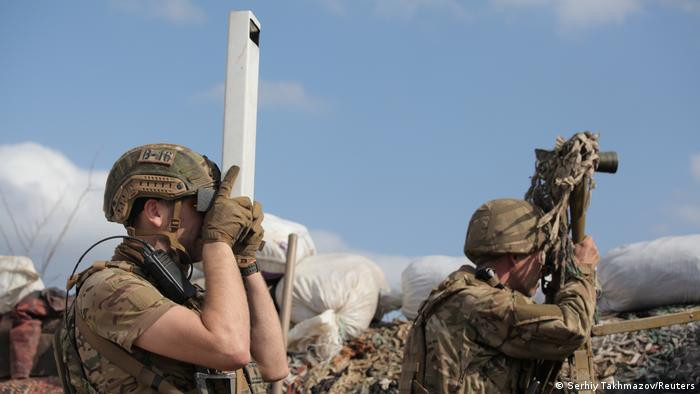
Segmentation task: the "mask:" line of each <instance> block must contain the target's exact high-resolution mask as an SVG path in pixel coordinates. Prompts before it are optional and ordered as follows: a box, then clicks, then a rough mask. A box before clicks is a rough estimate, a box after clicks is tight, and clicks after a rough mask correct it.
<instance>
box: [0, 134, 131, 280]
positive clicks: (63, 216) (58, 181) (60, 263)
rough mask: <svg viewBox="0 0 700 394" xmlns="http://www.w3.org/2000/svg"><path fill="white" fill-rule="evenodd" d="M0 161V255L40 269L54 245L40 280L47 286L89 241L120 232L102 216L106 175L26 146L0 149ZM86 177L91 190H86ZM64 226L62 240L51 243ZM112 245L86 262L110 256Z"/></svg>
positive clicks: (69, 266)
mask: <svg viewBox="0 0 700 394" xmlns="http://www.w3.org/2000/svg"><path fill="white" fill-rule="evenodd" d="M0 157H2V158H3V165H2V166H0V191H2V196H3V197H4V201H3V200H2V199H0V212H2V214H0V230H2V231H1V232H0V254H8V255H10V254H12V255H26V256H29V257H31V258H32V260H33V262H34V264H35V266H36V268H37V270H40V269H41V266H42V264H43V262H44V261H45V259H46V257H47V254H48V253H49V251H50V250H51V248H52V247H53V246H54V245H56V251H55V255H54V256H53V258H52V259H51V263H50V264H49V268H48V270H47V272H46V275H45V276H44V280H45V283H46V284H47V285H58V286H63V284H64V283H65V279H66V278H67V276H68V274H69V272H70V270H71V269H72V267H73V265H74V264H75V261H76V260H77V258H78V257H79V256H80V254H81V253H82V252H83V251H84V250H85V249H87V247H88V246H90V245H91V244H92V242H94V241H97V240H98V239H100V238H103V237H105V236H107V235H114V234H124V232H125V231H124V228H123V227H122V226H120V225H116V224H113V223H108V222H107V221H106V220H105V218H104V214H103V213H102V194H103V190H104V183H105V180H106V178H107V172H106V171H92V172H91V171H90V170H89V169H84V168H79V167H77V166H76V165H75V164H74V163H72V162H71V161H70V160H69V159H68V158H66V157H65V156H64V155H63V154H61V153H60V152H57V151H55V150H52V149H50V148H47V147H45V146H42V145H38V144H35V143H31V142H27V143H21V144H13V145H0ZM89 179H90V184H91V186H90V189H89V191H87V192H86V190H88V180H89ZM84 192H85V195H84V197H83V198H82V200H81V195H82V194H83V193H84ZM79 201H81V203H80V204H79V205H78V202H79ZM76 207H77V210H76ZM74 211H75V215H74V217H73V218H72V219H70V218H71V214H72V213H73V212H74ZM13 219H14V223H13ZM68 222H70V223H71V224H70V226H69V227H68V228H67V230H66V232H65V235H64V237H63V238H62V240H61V242H60V243H56V241H57V240H58V239H59V236H60V234H61V232H62V231H63V228H64V226H65V225H66V223H68ZM32 239H33V241H32ZM114 245H115V244H114V243H112V244H110V245H107V246H103V247H102V248H101V249H99V250H98V251H97V253H99V254H96V255H91V256H92V257H90V256H89V257H87V258H88V259H91V260H89V261H88V262H87V264H89V263H90V261H92V259H104V258H109V257H111V249H112V248H113V247H114ZM84 264H85V263H84ZM87 264H86V265H87ZM86 265H85V266H86Z"/></svg>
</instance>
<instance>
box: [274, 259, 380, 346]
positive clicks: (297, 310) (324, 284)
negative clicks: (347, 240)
mask: <svg viewBox="0 0 700 394" xmlns="http://www.w3.org/2000/svg"><path fill="white" fill-rule="evenodd" d="M295 271H296V273H295V278H294V289H293V292H292V311H291V320H292V322H293V323H295V326H294V327H293V328H292V329H291V330H290V332H289V350H290V351H292V352H304V351H306V350H307V347H308V346H310V345H311V346H315V347H316V349H315V351H316V353H317V354H318V355H319V356H321V357H323V358H329V357H332V356H333V355H335V354H336V353H337V351H338V350H339V349H340V348H341V347H342V343H343V341H344V340H345V339H347V338H355V337H358V336H359V335H360V334H362V333H363V332H364V331H365V330H366V329H367V327H368V326H369V323H370V321H371V320H372V318H373V317H374V315H375V312H376V309H377V303H378V300H379V298H380V296H381V294H382V293H383V292H389V290H390V289H389V284H388V282H387V281H386V278H385V276H384V273H383V271H382V270H381V269H380V268H379V266H377V264H375V263H374V262H373V261H371V260H370V259H368V258H367V257H364V256H359V255H353V254H347V253H333V254H320V255H315V256H310V257H306V258H305V259H304V260H302V261H301V262H300V264H299V265H298V266H297V267H296V270H295ZM285 280H286V278H283V279H282V280H281V281H280V283H278V284H277V288H276V291H275V298H276V300H277V303H278V304H279V305H282V296H283V288H284V281H285Z"/></svg>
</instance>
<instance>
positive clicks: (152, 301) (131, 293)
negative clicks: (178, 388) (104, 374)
mask: <svg viewBox="0 0 700 394" xmlns="http://www.w3.org/2000/svg"><path fill="white" fill-rule="evenodd" d="M76 302H77V311H78V313H80V315H81V316H82V317H83V319H84V320H85V322H86V323H87V324H88V326H89V327H90V328H91V329H92V330H93V331H94V332H95V333H96V334H97V335H99V336H101V337H103V338H106V339H109V340H110V341H112V342H114V343H116V344H117V345H119V346H121V347H123V348H124V349H126V350H127V351H129V352H131V351H132V349H131V347H132V345H133V343H134V341H135V340H136V338H138V337H139V336H140V335H141V334H142V333H143V332H144V331H145V330H146V329H147V328H148V327H150V326H151V325H152V324H153V323H155V322H156V320H158V318H160V317H161V316H162V315H163V314H164V313H165V312H167V311H168V310H169V309H170V308H172V307H173V306H175V305H176V304H175V303H174V302H173V301H171V300H169V299H167V298H165V297H164V296H163V295H162V294H161V293H160V292H159V291H158V289H156V288H155V287H154V286H153V285H152V284H151V283H149V282H148V281H146V280H145V279H143V278H141V277H139V276H137V275H135V274H132V273H129V272H126V271H123V270H120V269H115V268H107V269H104V270H102V271H99V272H96V273H94V274H92V275H91V276H90V277H89V278H88V279H87V280H86V281H85V283H83V285H82V287H81V288H80V294H79V296H78V298H77V300H76Z"/></svg>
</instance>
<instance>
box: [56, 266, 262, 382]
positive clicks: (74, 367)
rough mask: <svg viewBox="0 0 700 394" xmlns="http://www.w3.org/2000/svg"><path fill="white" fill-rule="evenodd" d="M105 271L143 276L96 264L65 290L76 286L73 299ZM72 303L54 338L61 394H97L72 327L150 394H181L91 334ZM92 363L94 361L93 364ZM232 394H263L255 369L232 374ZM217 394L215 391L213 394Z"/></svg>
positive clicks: (133, 269) (135, 269)
mask: <svg viewBox="0 0 700 394" xmlns="http://www.w3.org/2000/svg"><path fill="white" fill-rule="evenodd" d="M105 268H117V269H121V270H123V271H127V272H132V273H135V274H137V275H139V276H141V277H144V275H143V273H142V272H141V271H140V269H139V268H138V267H136V266H135V265H134V264H131V263H127V262H124V261H97V262H95V263H93V265H92V266H91V267H90V268H88V269H86V270H85V271H83V272H81V273H79V274H77V275H74V276H72V277H71V278H70V279H69V280H68V290H70V289H72V288H73V287H74V286H76V295H77V294H78V292H79V291H80V286H81V285H82V283H83V282H85V280H86V279H87V278H88V277H89V276H90V275H92V274H93V273H95V272H97V271H101V270H103V269H105ZM186 306H187V307H189V308H190V309H198V308H197V306H196V305H195V304H194V303H192V305H186ZM75 308H76V307H75V302H73V303H72V304H71V305H70V307H69V308H67V309H66V314H65V317H64V319H63V322H62V324H61V326H60V327H59V328H58V329H57V330H56V333H55V335H54V357H55V359H56V366H57V369H58V373H59V377H60V379H61V384H62V385H63V390H64V392H65V393H69V394H76V393H90V394H93V393H95V394H97V393H98V391H97V390H96V389H95V388H94V387H93V385H92V384H91V383H90V380H89V379H88V378H87V376H86V375H85V371H84V369H83V366H82V364H83V362H84V361H83V360H81V358H80V355H79V353H78V348H77V342H76V336H75V327H76V326H77V327H78V329H79V330H80V333H81V334H82V336H83V339H84V340H85V341H86V342H87V343H88V344H90V346H91V347H92V348H93V349H95V350H96V351H97V352H98V353H99V354H100V356H102V357H104V358H105V359H107V360H109V361H110V362H111V363H112V364H114V365H116V366H117V367H118V368H120V369H122V370H123V371H124V372H126V373H128V374H129V375H131V376H133V377H135V378H136V380H137V381H138V382H139V383H140V384H142V385H144V386H146V387H151V388H152V389H153V390H154V391H156V392H159V393H167V394H184V393H183V392H182V391H181V390H179V389H178V388H176V387H175V386H173V385H172V384H171V383H169V382H168V381H166V380H165V378H164V377H163V376H162V375H161V374H160V373H158V372H155V371H154V370H152V369H151V368H149V367H148V366H146V365H144V364H142V363H141V362H140V361H138V360H137V359H135V358H134V357H133V356H131V355H130V354H129V353H128V352H126V351H125V350H124V349H123V348H121V347H120V346H118V345H116V344H114V343H112V342H111V341H109V340H107V339H105V338H102V337H100V336H98V335H97V334H95V333H94V332H92V330H91V329H90V328H89V327H88V326H87V324H86V323H85V322H84V321H83V319H82V318H81V316H80V314H79V313H76V311H75ZM93 361H94V360H93ZM235 383H236V391H235V393H236V394H244V393H254V394H257V393H264V392H265V390H264V388H263V387H262V386H263V384H262V378H261V377H260V375H259V373H258V371H257V368H249V366H246V367H244V368H240V369H238V370H236V371H235ZM198 392H206V388H199V389H195V390H192V391H189V392H188V393H198ZM217 392H218V391H217Z"/></svg>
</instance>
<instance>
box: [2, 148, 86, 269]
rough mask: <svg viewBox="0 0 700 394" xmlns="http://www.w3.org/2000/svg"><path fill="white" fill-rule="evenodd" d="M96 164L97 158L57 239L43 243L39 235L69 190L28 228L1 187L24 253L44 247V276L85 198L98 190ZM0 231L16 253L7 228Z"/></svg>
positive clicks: (4, 204)
mask: <svg viewBox="0 0 700 394" xmlns="http://www.w3.org/2000/svg"><path fill="white" fill-rule="evenodd" d="M94 164H95V160H93V162H92V164H91V165H90V170H89V172H88V183H87V186H85V189H83V191H82V192H81V193H80V195H79V196H78V198H77V199H76V201H75V205H74V206H73V208H72V210H71V211H70V213H69V214H68V218H67V219H66V220H65V222H64V223H63V226H62V228H61V230H60V231H59V233H58V236H57V237H56V238H55V239H54V238H52V237H49V238H48V240H47V241H46V242H45V243H44V244H43V245H36V243H37V240H38V239H39V235H41V233H42V231H43V230H44V229H45V228H46V227H47V226H48V224H49V223H50V222H51V219H52V217H53V216H54V215H55V213H56V211H58V210H59V206H60V204H61V203H62V202H63V200H64V199H65V195H66V191H67V190H65V189H64V191H63V193H62V194H61V196H60V197H59V199H58V200H57V201H56V202H54V203H53V204H52V206H51V209H49V210H48V212H47V211H46V209H42V214H41V217H40V219H39V220H37V221H35V222H34V223H32V224H33V225H32V226H30V227H31V228H30V229H26V228H25V227H23V226H21V225H20V224H18V222H17V219H16V218H15V215H14V213H13V210H12V208H11V207H10V204H9V203H8V201H7V198H6V196H5V193H4V192H3V191H2V189H0V199H2V203H3V207H4V208H5V212H7V216H8V217H9V218H10V221H11V222H12V226H13V228H14V231H15V235H16V238H17V241H18V242H19V243H20V245H21V247H22V250H23V252H24V254H25V255H30V254H31V252H32V251H34V249H35V248H36V247H41V246H43V248H42V249H43V252H42V254H41V255H43V256H44V258H43V261H42V262H41V265H40V269H39V274H40V275H41V276H42V277H43V276H44V274H45V273H46V269H47V268H48V267H49V264H50V263H51V260H52V259H53V257H54V255H55V254H56V250H57V249H58V247H59V245H60V244H61V242H63V238H64V237H65V235H66V234H67V233H68V231H69V230H70V227H71V225H72V224H73V220H74V219H75V216H76V215H77V213H78V210H79V209H80V207H81V206H82V204H83V200H84V199H85V197H86V196H87V195H88V193H90V192H91V191H94V190H96V189H95V188H94V187H93V184H92V175H93V169H94ZM0 233H1V234H2V236H3V238H4V239H5V243H6V244H7V247H8V249H9V252H10V253H11V254H15V252H14V248H12V243H11V242H10V239H9V237H8V236H7V233H6V232H5V229H4V228H2V226H0Z"/></svg>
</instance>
